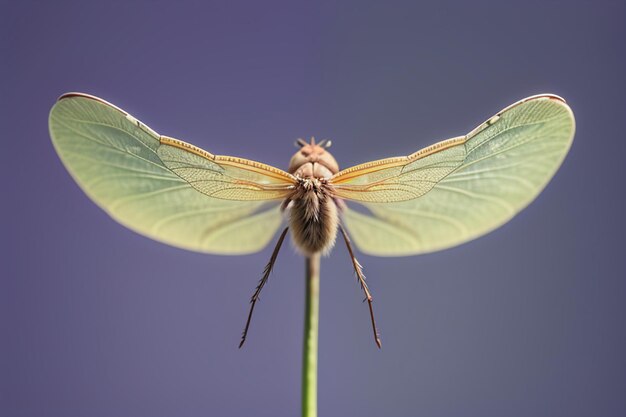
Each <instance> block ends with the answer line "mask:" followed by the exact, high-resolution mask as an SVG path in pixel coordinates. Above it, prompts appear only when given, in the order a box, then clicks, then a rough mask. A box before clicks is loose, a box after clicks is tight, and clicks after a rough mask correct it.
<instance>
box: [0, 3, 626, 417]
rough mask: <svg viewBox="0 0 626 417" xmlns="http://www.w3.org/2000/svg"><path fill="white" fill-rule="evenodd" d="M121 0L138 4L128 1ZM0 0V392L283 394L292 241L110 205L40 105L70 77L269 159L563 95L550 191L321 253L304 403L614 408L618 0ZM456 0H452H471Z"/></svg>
mask: <svg viewBox="0 0 626 417" xmlns="http://www.w3.org/2000/svg"><path fill="white" fill-rule="evenodd" d="M130 3H132V4H130ZM417 3H418V2H406V3H395V4H394V5H393V6H391V5H386V6H383V5H382V2H381V3H380V4H367V3H366V2H361V1H359V2H341V3H337V4H335V3H334V2H322V3H318V2H306V3H304V2H303V3H300V2H283V3H278V2H271V3H268V2H247V3H238V4H235V3H234V2H200V1H198V2H194V3H191V4H186V5H182V4H179V3H175V2H169V3H168V2H146V3H143V4H142V3H135V2H122V1H119V2H118V1H106V2H97V3H95V2H94V3H92V4H88V2H78V1H77V2H73V3H70V2H60V1H54V2H27V1H21V2H18V1H13V2H2V5H1V6H0V16H1V17H0V26H1V31H2V36H1V39H0V45H1V47H2V55H1V59H0V71H1V74H0V75H1V80H2V81H1V83H0V85H1V88H2V90H1V93H0V96H1V98H0V107H1V109H0V110H1V112H0V114H1V115H2V136H1V138H0V141H1V144H2V148H1V150H0V158H1V169H2V172H3V178H5V180H4V182H3V183H4V185H3V187H2V188H3V190H2V194H1V195H2V196H3V197H2V204H0V210H1V213H0V214H1V215H2V233H1V237H2V248H1V251H0V253H1V256H2V262H1V264H0V268H1V276H2V282H1V285H2V288H0V308H1V310H0V326H1V328H0V331H1V333H0V349H1V350H0V353H1V356H0V414H1V415H2V416H3V417H4V416H11V417H13V416H65V417H73V416H90V417H98V416H116V417H124V416H129V417H130V416H135V417H136V416H252V415H254V416H293V415H297V414H298V413H299V398H300V355H301V336H302V321H303V316H302V314H303V295H304V286H303V278H302V277H303V260H302V259H301V258H300V257H299V256H297V255H296V254H295V253H294V251H293V250H292V249H291V248H289V247H288V246H287V247H286V249H287V250H284V251H283V253H281V255H280V256H279V259H278V263H277V265H276V269H275V273H274V274H273V276H272V277H271V279H270V282H269V285H268V286H267V287H266V288H265V292H264V297H263V298H262V300H261V303H260V304H259V306H258V308H257V310H256V315H255V319H254V321H253V325H252V328H251V333H250V335H249V339H248V342H247V345H246V346H245V348H244V349H242V350H238V349H237V343H238V341H239V335H240V332H241V330H242V327H243V324H244V321H245V317H246V314H247V308H248V299H249V297H250V295H251V293H252V291H253V289H254V286H255V284H256V282H257V280H258V278H259V277H260V273H261V270H262V268H263V265H264V264H265V262H266V261H267V259H268V257H269V254H270V251H271V248H267V249H266V250H264V251H263V252H261V253H259V254H255V255H251V256H244V257H219V256H206V255H200V254H195V253H190V252H185V251H183V250H179V249H174V248H171V247H168V246H165V245H162V244H159V243H155V242H153V241H150V240H148V239H146V238H144V237H142V236H139V235H137V234H134V233H133V232H130V231H129V230H127V229H125V228H124V227H121V226H119V225H118V224H116V223H115V222H114V221H113V220H111V219H110V218H109V217H107V216H106V215H105V214H104V212H102V211H101V210H100V209H99V208H98V207H96V206H95V205H94V204H93V203H92V202H91V201H89V200H88V199H87V198H86V197H85V195H84V194H83V193H82V192H81V191H80V190H79V188H78V187H77V186H76V184H74V182H73V181H72V180H71V178H70V176H69V175H68V174H67V172H66V171H65V169H64V168H63V166H62V165H61V163H60V161H59V159H58V158H57V156H56V154H55V153H54V150H53V148H52V145H51V143H50V139H49V136H48V128H47V115H48V111H49V109H50V107H51V106H52V105H53V104H54V101H55V99H56V98H57V97H58V96H59V95H60V94H62V93H64V92H66V91H83V92H88V93H91V94H95V95H98V96H101V97H103V98H105V99H106V100H109V101H111V102H112V103H114V104H116V105H118V106H120V107H122V108H123V109H125V110H127V111H129V112H130V113H131V114H133V115H135V116H136V117H138V118H139V119H141V120H142V121H144V122H145V123H147V124H148V125H150V126H151V127H153V128H154V129H155V130H157V131H159V132H161V133H163V134H167V135H171V136H174V137H179V138H181V139H184V140H187V141H189V142H192V143H194V144H197V145H198V146H201V147H203V148H205V149H208V150H210V151H211V152H214V153H221V154H234V155H240V156H243V157H250V158H254V159H257V160H260V161H263V162H266V163H269V164H272V165H276V166H279V167H283V168H285V167H286V165H287V162H288V158H289V157H290V156H291V154H292V152H294V148H293V146H292V142H293V140H294V139H296V138H297V137H309V136H311V135H315V136H316V137H318V138H327V137H328V138H332V139H333V140H334V146H333V149H332V150H333V153H334V155H335V156H336V158H337V159H338V160H339V161H340V164H341V165H342V166H343V167H347V166H350V165H353V164H356V163H359V162H364V161H368V160H372V159H378V158H381V157H386V156H395V155H399V154H400V155H402V154H408V153H411V152H413V151H415V150H417V149H419V148H421V147H423V146H426V145H429V144H431V143H433V142H434V141H436V140H440V139H445V138H448V137H452V136H456V135H459V134H463V133H466V132H468V131H469V130H470V129H472V128H473V127H475V126H476V125H477V124H478V123H480V122H482V121H483V120H485V119H486V118H488V117H489V116H491V115H492V114H494V113H495V112H496V111H498V110H500V109H501V108H503V107H504V106H507V105H508V104H510V103H512V102H514V101H516V100H518V99H520V98H523V97H525V96H529V95H532V94H536V93H540V92H552V93H556V94H559V95H562V96H563V97H565V98H566V99H567V100H568V102H569V103H570V105H571V106H572V108H573V109H574V112H575V114H576V117H577V123H578V131H577V134H576V139H575V141H574V145H573V148H572V150H571V152H570V154H569V156H568V157H567V159H566V160H565V163H564V165H563V167H562V168H561V170H560V171H559V172H558V174H557V175H556V177H555V178H554V180H553V181H552V182H551V183H550V184H549V186H548V188H547V189H546V190H545V192H544V193H543V194H542V195H541V196H540V197H539V198H538V200H537V201H536V202H534V203H533V204H532V205H531V206H530V207H529V208H528V209H526V210H525V211H523V212H522V213H521V214H520V215H519V216H517V217H516V218H515V219H514V220H513V221H511V222H510V223H508V224H506V225H505V226H504V227H501V228H500V229H498V230H497V231H495V232H493V233H491V234H489V235H488V236H486V237H483V238H481V239H479V240H477V241H474V242H472V243H469V244H465V245H462V246H460V247H457V248H454V249H451V250H447V251H444V252H441V253H436V254H432V255H427V256H420V257H407V258H375V257H369V256H364V255H361V256H360V260H361V262H362V263H363V264H364V265H365V268H366V274H367V275H368V277H369V282H370V285H371V288H372V291H373V293H374V297H375V309H376V313H377V318H378V322H379V325H380V328H381V332H382V338H383V349H382V351H379V350H378V349H376V347H375V345H374V343H373V341H372V337H371V333H370V323H369V318H368V313H367V306H366V305H365V304H362V303H361V300H362V294H361V292H360V289H359V288H358V286H357V284H356V281H355V278H354V276H353V273H352V270H351V267H350V262H349V259H348V257H347V253H346V250H345V249H344V247H343V245H338V246H337V248H336V249H335V250H334V252H333V254H332V255H331V256H330V257H329V258H326V259H324V260H323V265H322V285H321V291H322V294H321V329H320V361H319V364H320V370H319V410H320V415H322V416H359V417H366V416H412V415H421V416H568V417H574V416H592V415H594V416H603V417H611V416H623V415H624V410H625V409H626V396H625V395H624V393H625V392H626V338H625V335H624V331H625V329H626V320H625V317H626V302H625V301H626V282H625V278H626V265H625V260H624V256H625V255H624V248H625V243H624V242H625V240H624V232H625V229H626V227H625V226H626V225H625V221H624V213H625V209H626V207H625V204H624V202H625V197H624V187H625V185H624V181H625V179H626V178H625V175H624V160H623V157H624V155H625V154H626V140H625V138H624V130H625V126H624V120H625V117H626V116H625V115H626V100H625V93H626V91H625V90H626V89H625V79H626V75H625V74H626V58H625V54H624V39H626V29H625V20H626V18H625V16H626V7H625V6H624V2H618V1H595V2H592V1H563V2H553V1H547V2H546V1H541V2H535V1H524V2H508V3H507V4H503V3H502V2H497V3H496V2H493V3H491V2H489V3H487V2H467V3H468V4H467V5H466V4H465V2H458V3H447V4H446V3H437V5H436V6H435V5H431V6H428V5H424V4H423V3H422V2H419V3H420V4H419V5H418V4H417ZM470 3H471V5H470Z"/></svg>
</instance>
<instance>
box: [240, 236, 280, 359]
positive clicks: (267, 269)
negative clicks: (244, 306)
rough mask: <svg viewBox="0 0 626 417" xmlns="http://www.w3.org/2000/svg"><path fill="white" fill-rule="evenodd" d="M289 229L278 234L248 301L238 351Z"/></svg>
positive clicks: (244, 339)
mask: <svg viewBox="0 0 626 417" xmlns="http://www.w3.org/2000/svg"><path fill="white" fill-rule="evenodd" d="M288 230H289V227H286V228H285V230H283V232H282V233H281V234H280V237H279V238H278V242H276V247H275V248H274V252H272V256H271V257H270V260H269V262H268V263H267V265H265V269H264V270H263V277H262V278H261V280H260V281H259V285H257V287H256V290H254V294H252V298H251V299H250V312H249V313H248V320H247V321H246V327H245V328H244V329H243V334H242V335H241V342H239V349H241V347H242V346H243V344H244V342H245V341H246V335H247V334H248V328H249V327H250V320H252V312H253V311H254V306H255V304H256V302H257V301H258V300H259V294H260V293H261V290H262V289H263V286H265V283H266V282H267V279H268V278H269V276H270V273H271V272H272V268H274V262H276V258H277V257H278V252H279V251H280V247H281V246H282V244H283V241H284V240H285V236H287V231H288Z"/></svg>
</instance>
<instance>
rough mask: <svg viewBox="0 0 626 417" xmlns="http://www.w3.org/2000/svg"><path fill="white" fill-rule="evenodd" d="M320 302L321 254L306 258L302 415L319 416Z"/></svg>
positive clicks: (305, 416) (306, 416)
mask: <svg viewBox="0 0 626 417" xmlns="http://www.w3.org/2000/svg"><path fill="white" fill-rule="evenodd" d="M319 302H320V254H319V253H317V254H314V255H311V256H309V257H307V258H306V301H305V307H304V348H303V352H302V417H316V416H317V339H318V333H319V332H318V330H319Z"/></svg>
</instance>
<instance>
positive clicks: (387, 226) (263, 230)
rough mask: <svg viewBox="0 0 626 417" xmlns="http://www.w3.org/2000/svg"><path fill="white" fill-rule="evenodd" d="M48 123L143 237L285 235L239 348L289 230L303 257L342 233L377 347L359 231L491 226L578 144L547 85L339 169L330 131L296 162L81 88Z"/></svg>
mask: <svg viewBox="0 0 626 417" xmlns="http://www.w3.org/2000/svg"><path fill="white" fill-rule="evenodd" d="M49 128H50V135H51V138H52V143H53V145H54V147H55V149H56V151H57V153H58V155H59V157H60V159H61V161H62V162H63V164H64V165H65V167H66V168H67V170H68V171H69V173H70V174H71V176H72V177H73V178H74V180H75V181H76V182H77V183H78V185H79V186H80V188H81V189H82V190H83V191H84V192H85V193H86V194H87V195H88V196H89V197H90V198H91V199H92V200H93V201H94V202H95V203H96V204H97V205H98V206H100V207H101V208H102V209H104V211H105V212H106V213H108V214H109V215H110V216H111V217H112V218H113V219H115V220H117V221H118V222H119V223H121V224H122V225H124V226H126V227H128V228H130V229H132V230H134V231H136V232H138V233H140V234H142V235H145V236H147V237H150V238H152V239H155V240H157V241H160V242H164V243H166V244H169V245H173V246H176V247H180V248H184V249H188V250H192V251H198V252H203V253H210V254H224V255H240V254H249V253H254V252H258V251H260V250H262V249H263V248H265V247H266V246H267V245H268V244H269V243H270V241H271V240H272V239H273V238H274V236H276V235H277V234H278V239H277V242H276V244H275V246H274V250H273V252H272V254H271V257H270V260H269V262H268V263H267V265H266V266H265V269H264V271H263V274H262V278H261V280H260V281H259V283H258V286H257V287H256V289H255V291H254V294H253V296H252V298H251V300H250V308H249V313H248V317H247V321H246V324H245V328H244V331H243V335H242V338H241V341H240V344H239V347H240V348H241V347H242V346H243V344H244V342H245V340H246V336H247V334H248V329H249V326H250V322H251V318H252V313H253V311H254V307H255V305H256V302H257V301H258V300H259V295H260V293H261V290H262V289H263V287H264V286H265V284H266V283H267V280H268V278H269V276H270V274H271V272H272V269H273V267H274V263H275V262H276V259H277V256H278V253H279V251H280V248H281V246H282V244H283V242H284V240H285V238H286V236H287V234H288V231H291V234H290V235H291V239H292V241H293V243H294V246H295V247H296V249H297V250H298V251H299V252H300V253H301V254H303V255H304V256H311V255H313V254H328V253H329V252H330V251H331V249H332V248H333V245H334V243H335V240H336V238H337V235H340V236H341V238H342V240H343V241H344V243H345V245H346V246H347V250H348V253H349V255H350V258H351V261H352V267H353V268H354V271H355V274H356V277H357V280H358V283H359V284H360V287H361V288H362V290H363V292H364V294H365V300H367V302H368V307H369V313H370V319H371V324H372V332H373V335H374V341H375V343H376V345H377V346H378V347H379V348H380V346H381V342H380V337H379V333H378V330H377V327H376V322H375V319H374V311H373V307H372V300H373V298H372V294H371V292H370V290H369V287H368V285H367V283H366V281H365V276H364V274H363V268H362V266H361V264H360V263H359V261H358V260H357V258H356V255H355V250H354V248H353V244H352V242H354V244H355V246H356V247H357V248H358V249H359V250H360V251H361V252H362V253H364V254H368V255H374V256H408V255H417V254H423V253H429V252H433V251H438V250H442V249H446V248H450V247H453V246H456V245H459V244H461V243H464V242H467V241H469V240H472V239H475V238H477V237H479V236H481V235H484V234H486V233H488V232H490V231H492V230H493V229H495V228H497V227H498V226H500V225H502V224H504V223H506V222H507V221H508V220H510V219H511V218H512V217H513V216H515V215H516V214H517V213H518V212H519V211H520V210H522V209H523V208H524V207H526V206H527V205H528V204H530V203H531V202H532V201H533V200H534V199H535V198H536V197H537V195H538V194H539V193H540V192H541V191H542V190H543V189H544V188H545V186H546V185H547V183H548V182H549V181H550V179H551V178H552V177H553V176H554V174H555V173H556V171H557V169H558V168H559V167H560V165H561V163H562V162H563V159H564V158H565V156H566V154H567V152H568V150H569V148H570V146H571V144H572V140H573V137H574V131H575V121H574V115H573V113H572V110H571V109H570V107H569V106H568V105H567V104H566V102H565V100H564V99H562V98H561V97H559V96H556V95H552V94H540V95H535V96H531V97H528V98H525V99H523V100H520V101H518V102H516V103H514V104H512V105H510V106H508V107H506V108H505V109H503V110H501V111H500V112H498V113H496V114H495V115H494V116H492V117H490V118H489V119H487V121H485V122H484V123H482V124H480V125H478V127H476V128H475V129H473V130H472V131H470V132H469V133H467V134H466V135H463V136H458V137H455V138H452V139H447V140H444V141H441V142H438V143H435V144H434V145H431V146H428V147H426V148H423V149H421V150H418V151H417V152H414V153H412V154H410V155H408V156H398V157H391V158H385V159H379V160H376V161H371V162H366V163H363V164H360V165H356V166H353V167H350V168H347V169H343V170H340V169H339V165H338V163H337V161H336V160H335V158H334V157H333V155H332V154H331V153H330V152H329V148H330V146H331V141H330V140H322V141H320V142H316V141H315V139H314V138H311V139H310V141H305V140H303V139H298V140H297V141H296V146H297V147H298V150H297V152H296V153H295V154H294V155H293V157H292V158H291V160H290V162H289V166H288V168H287V170H286V171H284V170H282V169H279V168H276V167H273V166H270V165H266V164H263V163H260V162H256V161H253V160H250V159H244V158H241V157H236V156H224V155H215V154H212V153H210V152H208V151H205V150H203V149H201V148H199V147H196V146H194V145H192V144H190V143H187V142H184V141H182V140H179V139H176V138H173V137H169V136H165V135H161V134H159V133H157V132H155V131H154V130H152V129H151V128H150V127H148V126H147V125H146V124H144V123H142V122H140V121H139V120H138V119H136V118H135V117H133V116H131V115H130V114H128V113H127V112H125V111H124V110H122V109H120V108H118V107H116V106H114V105H113V104H110V103H108V102H107V101H105V100H103V99H101V98H98V97H94V96H92V95H88V94H83V93H68V94H64V95H63V96H61V97H60V98H59V99H58V101H57V102H56V104H55V105H54V106H53V107H52V110H51V112H50V116H49ZM354 203H356V204H357V205H359V206H360V208H356V206H354V205H353V204H354ZM280 229H282V231H281V232H280V233H278V231H279V230H280Z"/></svg>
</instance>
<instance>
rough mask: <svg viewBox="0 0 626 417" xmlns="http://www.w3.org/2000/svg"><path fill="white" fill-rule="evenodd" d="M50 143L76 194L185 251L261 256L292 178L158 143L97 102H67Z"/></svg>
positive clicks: (57, 113) (164, 140) (69, 97)
mask: <svg viewBox="0 0 626 417" xmlns="http://www.w3.org/2000/svg"><path fill="white" fill-rule="evenodd" d="M49 125H50V135H51V137H52V142H53V144H54V147H55V148H56V150H57V152H58V154H59V156H60V157H61V160H62V161H63V163H64V164H65V166H66V168H67V169H68V171H69V172H70V174H72V176H73V177H74V179H75V180H76V182H77V183H78V184H79V185H80V187H81V188H82V189H83V190H84V191H85V192H86V193H87V195H89V196H90V197H91V198H92V199H93V200H94V201H95V202H96V203H97V204H98V205H99V206H100V207H102V208H103V209H104V210H105V211H106V212H107V213H109V214H110V215H111V217H113V218H114V219H116V220H117V221H119V222H120V223H122V224H123V225H125V226H127V227H129V228H130V229H132V230H135V231H137V232H139V233H141V234H143V235H146V236H149V237H151V238H153V239H156V240H159V241H162V242H165V243H168V244H170V245H174V246H178V247H181V248H185V249H190V250H195V251H200V252H209V253H220V254H242V253H251V252H255V251H258V250H261V249H262V248H263V247H264V246H265V245H266V244H267V243H268V242H269V240H270V239H271V238H272V236H273V235H274V234H275V232H276V230H277V228H278V227H279V226H280V223H281V214H280V211H279V208H278V206H279V204H280V203H279V201H280V199H283V198H285V197H286V196H287V195H288V194H289V192H290V191H289V190H290V187H292V186H293V184H294V178H293V177H292V176H291V175H290V174H287V173H286V172H284V171H281V170H279V169H277V168H274V167H270V166H268V165H264V164H261V163H258V162H254V161H249V160H246V159H241V158H235V157H228V156H218V155H212V154H210V153H208V152H206V151H203V150H202V149H199V148H197V147H195V146H193V145H190V144H188V143H185V142H182V141H179V140H177V139H172V138H168V137H165V136H160V135H159V134H157V133H156V132H154V131H153V130H152V129H150V128H149V127H147V126H146V125H144V124H142V123H141V122H139V121H138V120H137V119H135V118H134V117H132V116H130V115H129V114H127V113H126V112H124V111H123V110H121V109H119V108H117V107H115V106H113V105H111V104H109V103H107V102H105V101H104V100H101V99H99V98H96V97H92V96H88V95H84V94H66V95H64V96H63V97H61V98H60V99H59V101H58V102H57V103H56V104H55V105H54V107H53V108H52V111H51V112H50V120H49Z"/></svg>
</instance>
